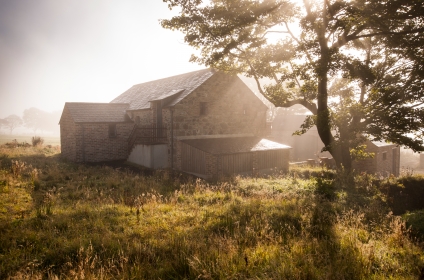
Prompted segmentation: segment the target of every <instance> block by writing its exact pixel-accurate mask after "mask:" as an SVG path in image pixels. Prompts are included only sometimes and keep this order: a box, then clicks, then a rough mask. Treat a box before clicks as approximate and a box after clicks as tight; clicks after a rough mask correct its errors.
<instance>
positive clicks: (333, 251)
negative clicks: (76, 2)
mask: <svg viewBox="0 0 424 280" xmlns="http://www.w3.org/2000/svg"><path fill="white" fill-rule="evenodd" d="M417 180H419V178H418V179H417ZM384 184H395V185H396V184H397V181H396V179H395V178H389V179H385V180H383V181H381V180H380V181H379V180H377V179H376V178H374V177H372V176H369V175H361V176H356V177H350V176H347V175H343V174H336V173H334V172H332V171H326V170H321V169H315V170H301V169H299V170H292V171H291V173H290V174H286V175H275V176H273V177H269V178H242V177H233V178H227V179H222V180H219V181H216V182H206V181H203V180H199V179H195V178H193V177H188V176H185V175H183V174H178V173H171V172H169V171H156V172H154V173H150V175H146V173H145V172H142V171H140V172H138V171H137V170H135V169H134V168H132V169H128V168H126V166H125V165H122V166H119V167H118V166H116V165H114V166H113V167H111V166H108V165H101V164H100V165H84V164H75V163H70V162H66V161H62V160H61V159H60V157H59V148H58V147H45V146H44V147H17V148H8V147H6V146H4V145H3V146H0V278H3V279H420V277H423V276H424V275H422V271H423V269H424V252H423V244H422V243H420V241H419V240H420V239H419V238H420V237H419V236H418V237H417V236H416V235H411V230H410V229H409V228H408V226H407V224H406V223H405V221H404V220H403V218H402V217H400V216H395V215H393V214H392V210H391V209H390V207H389V204H388V203H387V199H388V197H387V196H386V194H385V193H384V192H382V191H380V190H379V188H378V187H377V185H384ZM417 213H421V212H417ZM408 215H409V216H408V217H410V220H411V221H412V220H413V219H416V220H420V219H419V217H418V216H416V217H413V216H411V214H410V213H409V214H408ZM421 220H422V219H421ZM420 223H423V221H420ZM413 236H415V237H413ZM416 238H418V239H416Z"/></svg>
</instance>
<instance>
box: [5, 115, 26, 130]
mask: <svg viewBox="0 0 424 280" xmlns="http://www.w3.org/2000/svg"><path fill="white" fill-rule="evenodd" d="M4 120H5V121H6V125H5V127H7V128H9V131H10V134H12V132H13V130H14V129H15V128H17V127H19V126H21V125H22V123H23V122H22V119H21V118H20V117H19V116H17V115H10V116H8V117H6V118H5V119H4Z"/></svg>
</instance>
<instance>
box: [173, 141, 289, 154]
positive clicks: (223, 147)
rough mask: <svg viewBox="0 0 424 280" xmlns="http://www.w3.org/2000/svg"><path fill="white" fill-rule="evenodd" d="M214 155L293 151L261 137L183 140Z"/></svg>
mask: <svg viewBox="0 0 424 280" xmlns="http://www.w3.org/2000/svg"><path fill="white" fill-rule="evenodd" d="M181 141H182V142H183V143H186V144H188V145H190V146H192V147H195V148H197V149H199V150H201V151H204V152H206V153H209V154H213V155H223V154H236V153H246V152H255V151H270V150H282V149H291V147H289V146H286V145H283V144H280V143H277V142H273V141H270V140H268V139H264V138H259V137H232V138H207V139H186V140H181Z"/></svg>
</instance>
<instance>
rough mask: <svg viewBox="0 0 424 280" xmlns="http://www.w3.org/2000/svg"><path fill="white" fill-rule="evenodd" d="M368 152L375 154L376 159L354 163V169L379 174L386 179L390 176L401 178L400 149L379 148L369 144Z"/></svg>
mask: <svg viewBox="0 0 424 280" xmlns="http://www.w3.org/2000/svg"><path fill="white" fill-rule="evenodd" d="M366 151H367V152H372V153H374V157H373V158H367V159H364V160H357V161H354V162H353V168H354V169H355V170H356V171H358V172H367V173H370V174H378V175H381V176H385V177H387V176H390V175H391V174H393V175H395V176H399V169H400V148H399V147H396V146H395V145H384V146H377V145H374V144H372V143H368V144H367V149H366ZM384 154H385V156H384Z"/></svg>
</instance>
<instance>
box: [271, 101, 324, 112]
mask: <svg viewBox="0 0 424 280" xmlns="http://www.w3.org/2000/svg"><path fill="white" fill-rule="evenodd" d="M279 105H280V106H278V107H283V108H288V107H291V106H293V105H302V106H303V107H305V108H306V109H308V110H309V111H310V112H311V113H312V114H314V115H316V114H317V113H318V109H317V105H316V104H315V103H310V102H308V101H306V100H304V99H296V100H290V101H287V102H286V103H284V104H279Z"/></svg>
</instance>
